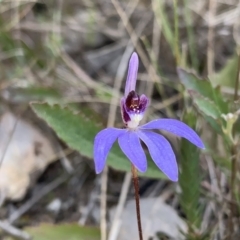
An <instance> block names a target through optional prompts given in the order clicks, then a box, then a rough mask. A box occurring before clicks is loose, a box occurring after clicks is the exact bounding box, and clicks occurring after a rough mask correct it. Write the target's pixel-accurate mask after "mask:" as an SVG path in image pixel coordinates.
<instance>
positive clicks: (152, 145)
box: [137, 130, 178, 182]
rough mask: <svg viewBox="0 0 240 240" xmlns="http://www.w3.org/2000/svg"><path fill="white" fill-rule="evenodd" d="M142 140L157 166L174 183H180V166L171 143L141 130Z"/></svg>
mask: <svg viewBox="0 0 240 240" xmlns="http://www.w3.org/2000/svg"><path fill="white" fill-rule="evenodd" d="M137 134H138V136H139V137H140V138H141V140H142V141H143V142H144V143H145V144H146V145H147V147H148V150H149V153H150V155H151V157H152V159H153V161H154V162H155V164H156V165H157V166H158V168H160V169H161V170H162V172H163V173H164V174H165V175H166V176H167V177H168V178H169V179H170V180H172V181H174V182H176V181H178V166H177V162H176V157H175V154H174V152H173V150H172V147H171V145H170V144H169V142H168V141H167V140H166V139H165V138H164V137H163V136H161V135H159V134H157V133H154V132H148V131H143V130H139V131H138V132H137Z"/></svg>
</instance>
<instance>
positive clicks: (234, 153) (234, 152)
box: [228, 146, 237, 240]
mask: <svg viewBox="0 0 240 240" xmlns="http://www.w3.org/2000/svg"><path fill="white" fill-rule="evenodd" d="M231 153H232V164H231V182H230V186H231V203H230V216H229V221H228V229H229V235H228V239H229V240H231V239H232V234H233V231H234V227H233V218H234V212H235V204H234V189H235V185H236V184H235V183H236V171H237V149H236V146H233V147H232V151H231Z"/></svg>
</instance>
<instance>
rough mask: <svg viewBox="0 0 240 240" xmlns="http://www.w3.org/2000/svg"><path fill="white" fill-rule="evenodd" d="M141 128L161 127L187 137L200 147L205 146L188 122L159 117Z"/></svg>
mask: <svg viewBox="0 0 240 240" xmlns="http://www.w3.org/2000/svg"><path fill="white" fill-rule="evenodd" d="M141 129H160V130H165V131H168V132H171V133H173V134H176V135H178V136H179V137H183V138H186V139H187V140H188V141H190V142H191V143H192V144H194V145H196V146H197V147H199V148H205V147H204V144H203V142H202V140H201V139H200V137H199V136H198V135H197V133H196V132H195V131H194V130H193V129H191V128H190V127H189V126H188V125H187V124H185V123H183V122H181V121H178V120H176V119H157V120H153V121H151V122H149V123H147V124H144V125H143V126H141Z"/></svg>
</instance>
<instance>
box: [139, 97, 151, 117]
mask: <svg viewBox="0 0 240 240" xmlns="http://www.w3.org/2000/svg"><path fill="white" fill-rule="evenodd" d="M148 104H149V99H148V97H147V96H146V95H144V94H142V95H141V96H140V103H139V110H140V111H141V112H142V113H144V112H145V111H146V109H147V107H148Z"/></svg>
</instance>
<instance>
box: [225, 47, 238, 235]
mask: <svg viewBox="0 0 240 240" xmlns="http://www.w3.org/2000/svg"><path fill="white" fill-rule="evenodd" d="M239 77H240V54H239V50H238V70H237V76H236V81H235V91H234V97H233V101H237V100H238V87H239ZM237 154H238V152H237V146H236V144H233V146H232V149H231V155H232V162H231V182H230V187H231V190H230V191H231V205H230V216H229V221H228V229H229V235H228V239H229V240H230V239H232V234H233V231H234V226H233V225H234V223H233V218H234V212H235V204H234V203H233V202H234V190H235V185H236V175H237V168H238V166H237Z"/></svg>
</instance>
